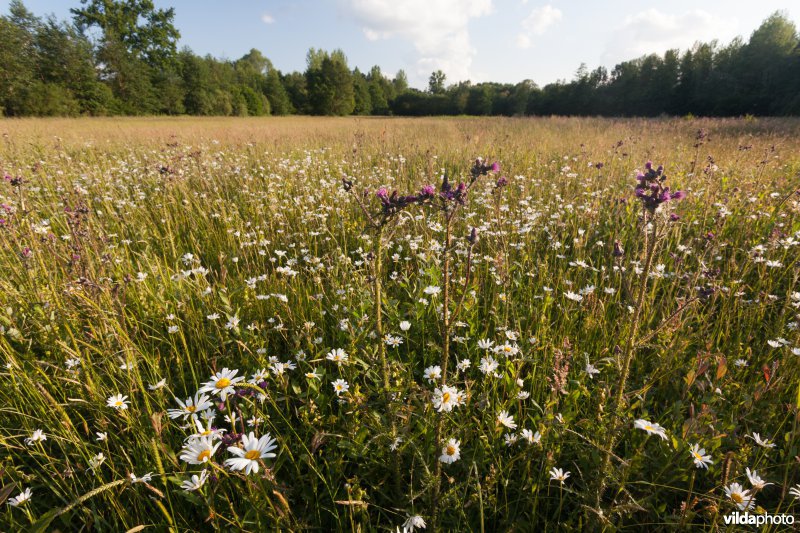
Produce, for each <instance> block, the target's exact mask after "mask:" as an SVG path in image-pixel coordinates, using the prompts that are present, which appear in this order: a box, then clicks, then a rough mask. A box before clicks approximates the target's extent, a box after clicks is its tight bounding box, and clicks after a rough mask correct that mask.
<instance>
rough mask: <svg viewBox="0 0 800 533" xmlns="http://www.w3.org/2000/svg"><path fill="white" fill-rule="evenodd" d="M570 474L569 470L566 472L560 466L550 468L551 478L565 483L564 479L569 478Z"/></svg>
mask: <svg viewBox="0 0 800 533" xmlns="http://www.w3.org/2000/svg"><path fill="white" fill-rule="evenodd" d="M569 474H570V473H569V472H565V471H564V470H561V469H560V468H556V467H553V468H551V469H550V480H551V481H559V482H561V484H562V485H563V484H564V481H566V480H567V478H568V477H569Z"/></svg>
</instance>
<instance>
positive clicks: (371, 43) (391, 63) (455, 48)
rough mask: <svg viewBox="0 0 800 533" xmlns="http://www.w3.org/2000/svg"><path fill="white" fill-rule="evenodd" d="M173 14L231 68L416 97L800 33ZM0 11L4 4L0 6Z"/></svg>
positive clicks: (485, 14) (488, 16)
mask: <svg viewBox="0 0 800 533" xmlns="http://www.w3.org/2000/svg"><path fill="white" fill-rule="evenodd" d="M24 1H25V5H26V6H27V7H28V9H30V10H31V11H33V12H34V13H35V14H37V15H44V14H49V13H54V14H55V15H56V16H57V17H58V18H68V17H69V8H70V7H73V6H76V5H79V0H24ZM155 3H156V5H157V6H159V7H174V8H175V12H176V16H175V23H176V26H177V27H178V29H179V30H180V31H181V35H182V37H181V41H180V45H181V46H188V47H190V48H191V49H192V50H194V51H195V52H196V53H199V54H203V55H204V54H212V55H214V56H217V57H225V58H229V59H236V58H238V57H241V56H242V55H244V54H245V53H246V52H247V51H248V50H250V49H251V48H258V49H259V50H261V51H262V52H263V53H264V54H265V55H266V56H267V57H269V58H270V59H271V60H272V62H273V63H274V64H275V66H276V67H277V68H279V69H281V70H282V71H291V70H301V71H302V70H304V69H305V55H306V51H307V50H308V48H310V47H316V48H324V49H328V50H331V49H334V48H341V49H343V50H344V52H345V54H346V55H347V57H348V60H349V63H350V66H351V67H355V66H357V67H359V68H360V69H361V70H362V71H366V70H369V68H370V67H371V66H372V65H380V66H381V68H382V70H383V71H384V73H386V74H389V75H393V74H394V73H395V72H396V71H397V70H398V69H401V68H402V69H404V70H405V71H406V73H407V74H408V77H409V80H410V82H411V84H412V86H416V87H420V88H424V87H425V86H426V85H427V78H428V76H429V75H430V73H431V72H432V71H433V70H436V69H442V70H443V71H444V72H445V73H446V74H447V81H448V83H451V82H455V81H458V80H464V79H470V80H472V81H489V80H491V81H500V82H518V81H521V80H524V79H532V80H534V81H535V82H536V83H538V84H539V85H544V84H546V83H550V82H553V81H556V80H558V79H571V78H572V77H573V74H574V72H575V71H576V70H577V68H578V66H579V65H580V64H581V63H582V62H585V63H586V64H587V65H588V66H589V68H594V67H596V66H599V65H604V66H606V67H609V68H610V67H613V66H614V64H616V63H618V62H620V61H622V60H625V59H632V58H634V57H638V56H639V55H642V54H644V53H648V52H659V53H660V52H663V51H665V50H667V49H668V48H681V49H686V48H687V47H690V46H691V45H692V44H693V43H694V42H695V41H697V40H702V41H709V40H711V39H714V38H717V39H719V41H720V42H721V43H727V42H729V41H730V40H731V39H732V38H734V37H736V36H742V37H744V38H745V39H747V38H748V37H749V35H750V33H751V32H752V31H753V30H754V29H755V28H757V27H758V25H759V24H760V23H761V22H762V21H763V20H764V19H765V18H766V17H768V16H769V15H770V14H771V13H773V12H774V11H776V10H784V11H785V12H786V13H788V15H789V17H790V18H791V19H792V20H793V21H794V22H795V23H796V24H798V23H800V2H797V1H796V0H794V1H791V2H790V1H789V0H782V1H773V0H760V1H758V2H753V1H748V0H727V1H725V0H709V1H702V0H694V1H690V0H672V1H669V2H663V1H661V2H647V1H634V0H606V1H578V0H545V1H537V0H316V1H312V0H227V1H224V0H172V1H165V0H155ZM3 11H4V12H7V4H6V5H4V6H3Z"/></svg>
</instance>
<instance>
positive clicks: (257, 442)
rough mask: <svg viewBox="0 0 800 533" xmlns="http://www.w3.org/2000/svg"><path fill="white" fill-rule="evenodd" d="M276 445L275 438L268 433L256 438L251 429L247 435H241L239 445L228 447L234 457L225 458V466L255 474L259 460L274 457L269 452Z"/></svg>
mask: <svg viewBox="0 0 800 533" xmlns="http://www.w3.org/2000/svg"><path fill="white" fill-rule="evenodd" d="M277 447H278V446H277V444H276V441H275V439H273V438H272V436H271V435H270V434H269V433H267V434H266V435H262V436H261V438H258V439H257V438H256V436H255V433H253V432H252V431H251V432H250V434H249V435H242V446H241V447H238V446H229V447H228V452H229V453H232V454H233V455H235V456H236V457H231V458H229V459H225V466H227V467H228V468H230V469H231V470H235V471H239V470H244V472H245V474H247V475H250V473H255V474H257V473H258V469H259V461H261V460H262V459H272V458H273V457H275V454H274V453H271V452H272V451H273V450H275V449H276V448H277Z"/></svg>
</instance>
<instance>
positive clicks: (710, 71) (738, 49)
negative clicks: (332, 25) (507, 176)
mask: <svg viewBox="0 0 800 533" xmlns="http://www.w3.org/2000/svg"><path fill="white" fill-rule="evenodd" d="M71 13H72V20H69V21H60V20H57V19H55V18H54V17H52V16H49V17H45V18H42V17H37V16H35V15H34V14H32V13H31V12H30V11H29V10H28V9H27V8H26V7H25V6H24V4H23V2H22V1H21V0H12V1H11V2H10V6H9V14H8V15H7V16H2V17H0V43H2V46H0V111H2V114H4V115H5V116H77V115H91V116H103V115H235V116H264V115H289V114H312V115H391V114H393V115H410V116H422V115H464V114H465V115H506V116H524V115H607V116H656V115H661V114H668V115H685V114H690V113H691V114H695V115H704V116H735V115H745V114H752V115H800V36H799V35H798V32H797V28H796V27H795V25H794V23H793V22H792V21H791V20H789V18H788V17H787V16H786V15H785V14H783V13H780V12H776V13H774V14H773V15H771V16H770V17H769V18H767V19H766V20H765V21H764V22H763V23H762V24H761V26H760V27H759V28H758V29H756V30H755V31H754V32H753V33H752V35H751V36H750V39H749V40H748V41H747V42H745V41H744V40H743V39H741V38H737V39H734V40H733V41H732V42H730V43H729V44H727V45H725V46H721V45H720V44H719V43H718V42H716V41H712V42H710V43H696V44H695V45H694V46H693V47H692V48H691V49H689V50H685V51H684V52H683V53H681V52H680V51H679V50H669V51H667V52H666V53H664V54H663V55H658V54H650V55H646V56H642V57H640V58H637V59H633V60H630V61H624V62H622V63H620V64H618V65H616V66H615V67H614V68H613V69H612V70H611V71H610V72H609V71H608V70H607V69H605V68H604V67H598V68H596V69H594V70H592V71H589V70H588V68H587V67H586V65H581V66H580V68H579V69H578V70H577V72H576V73H575V76H574V78H573V79H572V80H571V81H559V82H556V83H551V84H548V85H545V86H544V87H539V86H538V85H537V84H536V83H534V82H533V81H532V80H524V81H522V82H520V83H517V84H505V83H492V82H487V83H477V84H473V83H470V82H468V81H467V82H460V83H457V84H451V85H447V84H446V81H447V80H446V76H445V75H444V73H442V72H441V71H436V72H434V73H432V74H431V76H430V80H429V83H428V87H427V90H424V91H422V90H417V89H413V88H410V87H409V85H408V79H407V77H406V74H405V72H403V71H402V70H400V71H398V72H397V73H396V74H395V75H394V76H393V77H389V76H386V75H385V74H384V73H383V72H382V71H381V69H380V67H379V66H374V67H372V69H370V71H369V72H367V73H363V72H361V71H360V70H359V69H358V68H355V69H350V68H349V67H348V64H347V58H346V56H345V54H344V53H343V52H342V51H341V50H334V51H332V52H328V51H325V50H317V49H313V48H312V49H311V50H309V51H308V54H307V57H306V70H305V71H304V72H290V73H282V72H281V71H280V70H278V69H276V68H275V67H274V66H273V64H272V63H271V62H270V60H269V59H268V58H267V57H265V56H264V55H263V54H262V53H261V52H259V51H258V50H255V49H253V50H251V51H250V52H248V53H247V54H245V55H244V56H242V57H241V58H239V59H236V60H225V59H218V58H214V57H212V56H210V55H207V56H204V57H201V56H198V55H196V54H195V53H193V52H192V51H191V50H190V49H188V48H184V49H182V50H178V49H177V42H178V39H179V38H180V33H179V31H178V29H177V28H176V27H175V26H174V24H173V20H174V15H175V13H174V10H173V9H156V7H155V6H154V4H153V2H152V0H81V4H80V6H78V7H76V8H73V9H72V10H71Z"/></svg>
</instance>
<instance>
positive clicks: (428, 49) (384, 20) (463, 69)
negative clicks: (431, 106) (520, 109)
mask: <svg viewBox="0 0 800 533" xmlns="http://www.w3.org/2000/svg"><path fill="white" fill-rule="evenodd" d="M342 2H343V5H344V7H345V9H347V10H348V11H349V12H350V13H352V14H353V15H354V16H355V18H356V20H358V22H359V23H360V24H362V25H363V30H364V35H365V36H366V38H367V39H368V40H370V41H377V40H379V39H391V38H399V39H404V40H407V41H409V42H410V43H411V44H412V45H413V46H414V49H415V50H416V52H417V62H416V66H415V67H416V68H415V71H414V72H411V73H410V75H411V77H412V78H413V79H416V80H418V81H419V80H427V79H428V76H429V75H430V73H431V72H433V71H434V70H438V69H441V70H442V71H443V72H444V73H445V74H446V75H447V79H448V82H456V81H460V80H466V79H470V75H471V72H470V67H471V65H472V58H473V56H474V55H475V48H474V47H473V46H472V45H471V43H470V36H469V22H470V20H471V19H476V18H480V17H483V16H486V15H488V14H490V13H491V12H492V0H435V1H434V0H404V1H398V0H342Z"/></svg>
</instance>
